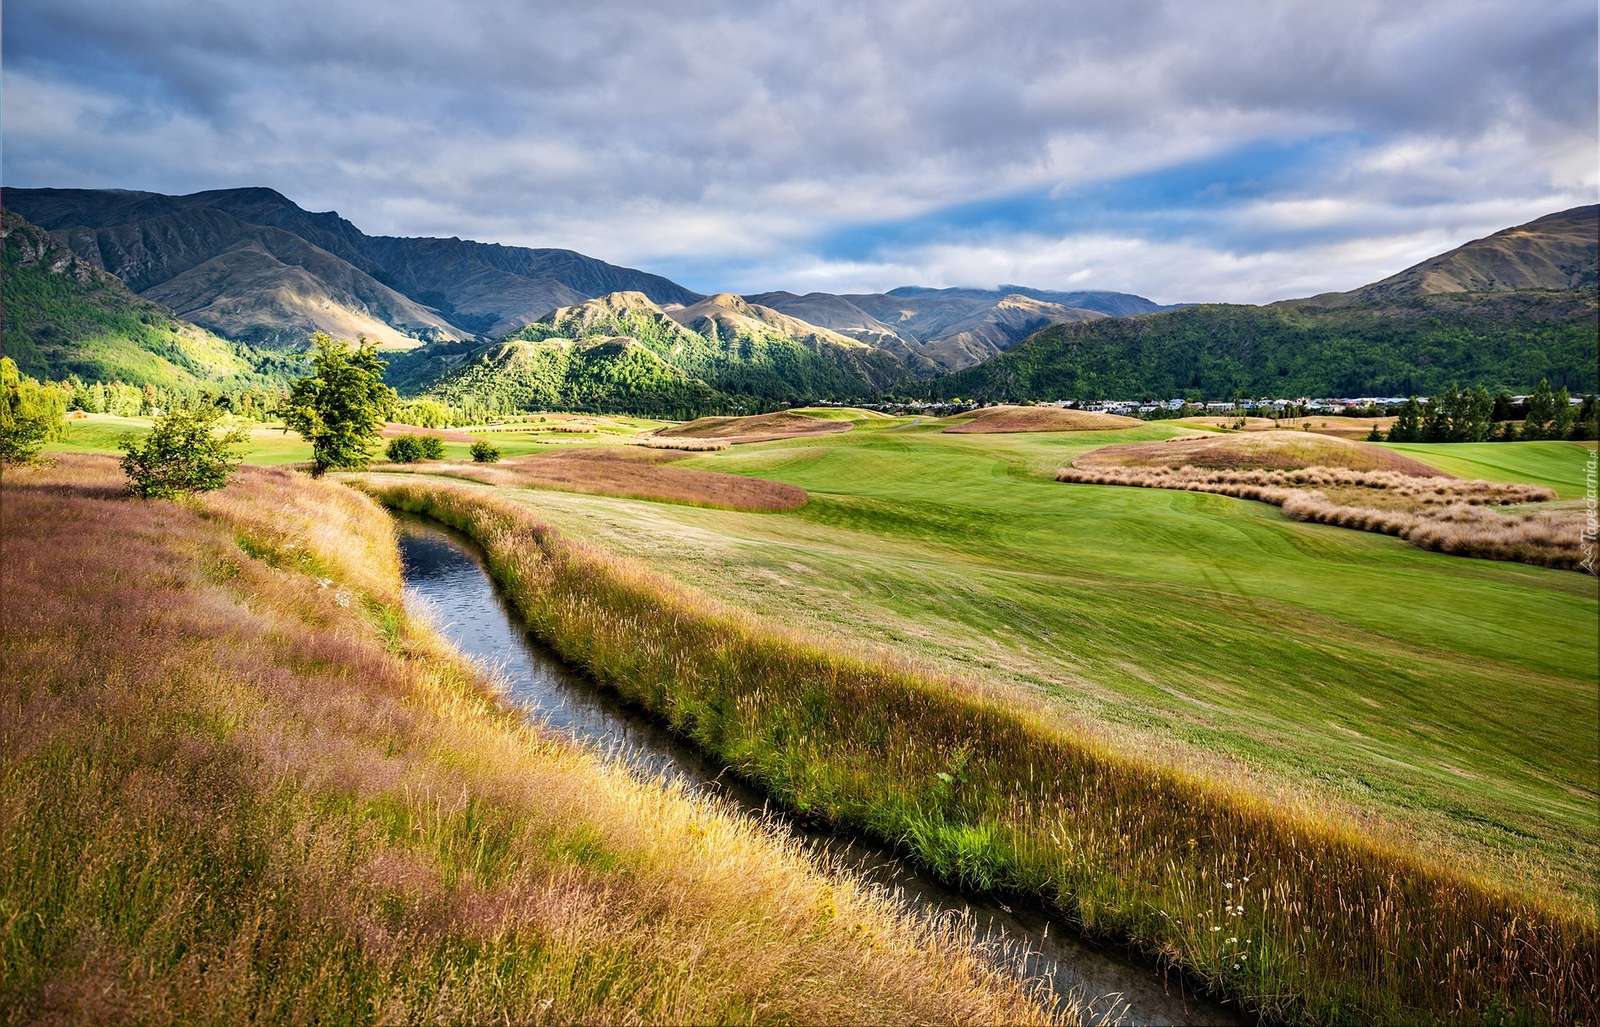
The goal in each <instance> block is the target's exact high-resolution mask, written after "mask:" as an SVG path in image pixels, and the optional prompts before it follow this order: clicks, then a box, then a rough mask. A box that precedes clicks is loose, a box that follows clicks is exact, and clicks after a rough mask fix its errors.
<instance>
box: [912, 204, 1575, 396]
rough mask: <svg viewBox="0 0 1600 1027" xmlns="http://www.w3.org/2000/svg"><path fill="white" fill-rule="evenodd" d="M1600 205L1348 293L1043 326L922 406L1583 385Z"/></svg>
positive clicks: (955, 377)
mask: <svg viewBox="0 0 1600 1027" xmlns="http://www.w3.org/2000/svg"><path fill="white" fill-rule="evenodd" d="M1597 233H1600V207H1596V206H1590V207H1576V208H1574V209H1572V210H1568V211H1562V212H1560V213H1557V214H1551V215H1548V216H1546V217H1542V218H1539V219H1537V220H1535V221H1530V222H1529V223H1527V224H1525V225H1519V226H1517V227H1515V228H1508V229H1506V230H1504V231H1502V232H1496V233H1495V234H1494V235H1491V236H1489V237H1487V238H1485V239H1478V240H1474V241H1473V242H1469V243H1467V244H1466V245H1464V246H1460V247H1457V248H1456V249H1454V250H1451V251H1449V252H1448V253H1443V254H1440V255H1439V256H1437V257H1431V258H1429V259H1428V260H1425V261H1423V262H1422V263H1420V264H1417V265H1415V266H1413V267H1410V268H1407V269H1406V270H1404V271H1401V272H1400V273H1398V274H1396V275H1392V276H1390V277H1389V278H1385V279H1383V280H1382V281H1381V282H1375V283H1373V284H1372V285H1368V286H1364V287H1362V288H1360V289H1355V290H1352V291H1350V292H1345V293H1328V294H1325V295H1322V296H1314V297H1311V298H1309V299H1303V300H1286V301H1284V302H1281V303H1274V304H1271V305H1270V306H1264V307H1256V306H1244V305H1236V304H1202V305H1197V306H1193V307H1186V308H1183V309H1180V310H1175V311H1169V312H1167V313H1161V314H1152V315H1148V316H1145V317H1134V318H1106V319H1102V320H1098V321H1092V322H1087V323H1082V324H1058V325H1053V326H1051V327H1049V328H1046V329H1045V330H1043V331H1041V332H1039V333H1038V334H1036V335H1034V336H1032V337H1031V338H1030V339H1028V340H1027V341H1026V342H1024V343H1023V344H1022V345H1020V346H1018V347H1017V348H1016V349H1013V350H1011V351H1010V352H1008V353H1005V354H1002V355H1001V356H999V357H997V358H996V359H994V360H991V361H989V362H988V363H985V364H981V365H979V366H977V367H972V368H968V369H967V370H964V371H960V372H957V373H955V374H952V375H949V376H947V377H945V378H942V379H939V380H937V381H936V382H934V383H932V385H931V387H930V388H929V389H928V392H929V394H931V395H932V396H934V397H939V398H944V397H951V396H961V397H966V398H974V399H996V400H1018V399H1055V398H1080V399H1105V398H1124V399H1127V398H1139V397H1161V398H1171V397H1175V396H1183V395H1186V394H1189V395H1198V396H1203V397H1206V398H1213V399H1214V398H1221V397H1228V396H1232V395H1234V394H1235V393H1243V394H1244V395H1247V396H1265V395H1271V396H1300V395H1310V396H1363V395H1368V396H1370V395H1406V394H1426V393H1433V392H1437V391H1439V390H1440V389H1442V388H1443V387H1444V386H1445V385H1447V384H1449V383H1450V382H1452V381H1457V382H1465V383H1471V384H1475V385H1484V386H1488V387H1491V388H1507V389H1511V390H1513V391H1522V390H1528V389H1531V388H1532V387H1533V386H1534V385H1535V384H1536V383H1537V382H1538V381H1539V379H1541V378H1548V379H1549V380H1550V383H1551V384H1552V385H1553V386H1556V387H1561V386H1565V387H1566V388H1568V389H1569V390H1571V391H1573V392H1575V393H1588V392H1593V391H1594V390H1595V366H1596V352H1597V347H1596V342H1597V336H1600V333H1597V331H1596V313H1597V305H1596V297H1595V281H1596V273H1595V268H1596V261H1597V259H1600V256H1597V250H1600V246H1597V243H1596V235H1597Z"/></svg>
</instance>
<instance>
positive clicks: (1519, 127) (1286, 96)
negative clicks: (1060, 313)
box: [0, 0, 1600, 303]
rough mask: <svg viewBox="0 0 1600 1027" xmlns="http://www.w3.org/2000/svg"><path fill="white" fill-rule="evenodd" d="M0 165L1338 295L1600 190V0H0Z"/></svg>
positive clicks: (976, 263) (601, 236) (856, 273)
mask: <svg viewBox="0 0 1600 1027" xmlns="http://www.w3.org/2000/svg"><path fill="white" fill-rule="evenodd" d="M3 33H4V34H3V58H4V61H3V70H0V79H3V81H0V88H3V96H0V106H3V111H0V116H3V122H0V143H3V154H0V177H3V180H4V182H5V184H7V185H15V186H60V187H69V186H70V187H87V188H125V189H147V190H153V191H157V192H168V193H183V192H193V191H197V190H201V189H214V188H226V187H236V186H257V185H262V186H270V187H272V188H275V189H277V190H279V191H280V192H282V193H284V194H285V195H287V196H288V197H290V198H291V199H293V200H294V201H296V202H297V203H299V204H300V205H301V206H302V207H305V208H307V209H309V210H317V211H321V210H337V211H338V212H339V213H340V214H342V215H344V216H345V217H347V218H349V219H350V220H351V221H353V222H354V223H355V224H356V225H357V226H358V227H360V228H361V229H362V230H363V231H366V232H368V233H370V234H391V235H437V236H460V237H462V238H471V239H479V240H483V241H487V242H501V243H508V244H520V245H527V246H559V247H568V248H571V249H576V250H579V251H582V252H584V253H588V254H591V255H593V256H597V257H600V258H603V259H605V260H609V261H611V262H613V263H619V264H625V265H628V266H633V267H640V268H644V269H646V270H650V271H654V272H657V273H660V274H665V275H667V276H668V277H670V278H673V279H674V280H676V281H678V282H680V283H681V284H683V285H686V286H688V287H690V288H692V289H695V290H697V291H701V292H714V291H724V290H729V291H736V292H746V293H748V292H758V291H765V290H769V289H788V290H790V291H793V292H809V291H815V290H821V291H829V292H866V291H878V290H883V289H888V288H892V287H894V286H898V285H908V284H915V285H928V286H957V285H959V286H979V287H993V286H995V285H998V284H1001V283H1017V284H1024V285H1030V286H1033V287H1036V288H1046V289H1114V290H1119V291H1126V292H1135V293H1139V294H1141V295H1145V296H1148V297H1150V298H1152V299H1155V300H1157V301H1159V302H1180V301H1203V300H1213V301H1233V302H1251V303H1259V302H1268V301H1272V300H1276V299H1283V298H1288V297H1294V296H1304V295H1310V294H1314V293H1317V292H1323V291H1329V290H1339V289H1349V288H1354V287H1356V286H1359V285H1362V284H1365V283H1367V282H1370V281H1374V280H1376V279H1378V278H1382V277H1384V276H1386V275H1388V274H1391V273H1393V272H1395V271H1398V270H1400V269H1401V268H1403V267H1406V266H1407V265H1409V264H1412V263H1415V262H1416V261H1418V260H1421V259H1423V258H1425V257H1428V256H1431V255H1433V254H1434V253H1438V252H1441V251H1443V250H1446V249H1449V248H1451V247H1453V246H1456V245H1459V244H1460V243H1462V242H1465V241H1467V240H1469V239H1473V238H1479V237H1482V236H1484V235H1487V234H1490V233H1491V232H1494V231H1497V230H1499V229H1501V228H1505V227H1507V226H1510V225H1514V224H1519V223H1522V222H1524V221H1528V220H1531V219H1533V218H1535V217H1538V216H1540V215H1542V214H1547V213H1550V212H1553V211H1556V210H1563V209H1566V208H1568V207H1573V206H1577V205H1580V204H1587V203H1594V202H1596V201H1597V199H1600V171H1597V167H1600V155H1597V128H1596V117H1597V112H1596V83H1597V71H1596V49H1597V27H1596V6H1595V4H1594V2H1593V0H1543V2H1540V3H1534V4H1530V3H1527V2H1526V0H1443V2H1435V0H1405V2H1392V3H1378V2H1366V0H1343V2H1340V3H1337V4H1334V3H1328V2H1327V0H1315V2H1304V3H1302V2H1299V0H1263V2H1259V3H1256V2H1244V0H1219V2H1211V3H1196V2H1193V0H1188V2H1170V3H1169V2H1160V0H1116V2H1075V3H1066V2H1061V0H1044V2H1008V0H988V2H985V3H972V2H971V0H958V2H945V0H934V2H921V0H918V2H892V0H890V2H882V3H860V2H859V0H852V2H839V3H835V2H832V0H802V2H798V3H785V2H778V3H763V2H752V0H684V2H680V3H676V4H661V3H632V2H629V3H620V2H609V0H590V2H583V3H571V4H554V3H544V2H529V0H206V2H204V3H195V2H193V0H118V2H117V3H115V4H108V3H106V2H105V0H6V3H5V4H4V14H3Z"/></svg>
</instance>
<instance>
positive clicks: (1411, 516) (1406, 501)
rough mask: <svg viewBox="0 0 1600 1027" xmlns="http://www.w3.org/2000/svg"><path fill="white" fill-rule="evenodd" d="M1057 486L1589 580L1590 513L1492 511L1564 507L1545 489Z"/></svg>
mask: <svg viewBox="0 0 1600 1027" xmlns="http://www.w3.org/2000/svg"><path fill="white" fill-rule="evenodd" d="M1091 455H1092V454H1091ZM1056 480H1057V481H1064V482H1075V483H1077V484H1081V485H1131V486H1136V487H1140V488H1157V489H1180V490H1184V491H1188V492H1212V493H1216V494H1217V495H1223V496H1233V497H1235V498H1236V499H1253V500H1257V501H1259V502H1263V503H1271V504H1273V505H1274V506H1279V507H1282V508H1283V512H1284V513H1285V514H1287V515H1288V516H1290V517H1293V518H1295V519H1296V520H1300V521H1313V522H1316V523H1318V524H1333V525H1337V526H1339V527H1343V528H1355V529H1357V530H1359V531H1372V532H1378V533H1380V534H1384V535H1394V536H1397V537H1399V538H1403V539H1405V540H1406V541H1407V542H1410V543H1412V544H1413V545H1417V546H1420V547H1422V548H1423V549H1431V550H1434V551H1436V552H1441V553H1451V554H1454V555H1457V556H1476V557H1482V558H1485V559H1490V560H1512V561H1516V562H1519V563H1530V564H1535V565H1538V566H1543V567H1555V568H1559V569H1562V570H1574V571H1584V570H1585V567H1584V564H1583V559H1584V551H1583V532H1584V529H1585V525H1586V520H1585V513H1584V511H1583V510H1581V509H1578V508H1572V507H1563V508H1558V509H1552V510H1527V509H1516V510H1510V511H1506V512H1498V511H1495V510H1492V509H1489V508H1490V507H1497V506H1500V507H1504V506H1517V505H1520V504H1528V503H1544V502H1548V501H1550V500H1553V499H1555V498H1556V494H1555V492H1554V491H1552V490H1551V489H1547V488H1544V487H1542V486H1538V485H1522V484H1517V483H1514V482H1494V481H1461V480H1459V479H1454V478H1432V477H1430V478H1418V477H1413V476H1411V475H1407V474H1399V473H1396V472H1394V471H1353V470H1349V469H1346V468H1341V467H1302V468H1297V469H1295V470H1287V471H1283V470H1277V471H1275V470H1217V469H1212V468H1204V467H1176V468H1172V467H1149V468H1134V467H1117V466H1097V465H1094V464H1092V463H1091V465H1090V466H1088V467H1079V466H1072V467H1064V468H1062V469H1061V470H1060V471H1058V472H1056Z"/></svg>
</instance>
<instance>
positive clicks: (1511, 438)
mask: <svg viewBox="0 0 1600 1027" xmlns="http://www.w3.org/2000/svg"><path fill="white" fill-rule="evenodd" d="M1518 438H1519V435H1518V433H1517V422H1515V421H1501V422H1500V434H1498V435H1496V436H1495V441H1496V442H1515V441H1517V439H1518Z"/></svg>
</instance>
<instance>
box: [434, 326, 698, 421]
mask: <svg viewBox="0 0 1600 1027" xmlns="http://www.w3.org/2000/svg"><path fill="white" fill-rule="evenodd" d="M426 391H427V393H428V394H429V395H433V396H437V397H439V398H440V399H443V400H445V401H446V402H448V403H450V404H452V405H453V406H456V407H459V408H460V409H462V410H463V411H466V412H467V413H468V414H469V415H470V416H472V417H473V418H474V419H483V418H489V417H496V416H501V415H504V414H509V413H514V412H516V411H519V410H597V411H598V410H605V411H627V412H629V413H635V414H643V415H648V416H657V417H669V418H679V419H682V418H692V417H696V416H698V415H699V414H700V413H702V412H704V411H706V410H710V409H717V408H718V407H719V405H720V402H721V397H719V396H718V395H717V394H716V393H715V392H714V390H712V389H711V388H710V387H709V386H707V385H706V384H705V383H704V382H702V381H700V380H698V379H696V378H693V377H691V376H690V375H688V374H686V373H684V372H683V371H682V370H680V369H678V368H676V367H674V366H672V365H671V364H669V363H667V362H666V361H665V360H662V359H661V358H660V357H659V356H657V355H656V354H655V353H654V352H652V351H651V350H650V349H648V348H647V347H645V346H642V345H640V344H639V343H638V342H637V341H636V340H634V339H629V338H605V337H601V336H593V337H588V338H584V339H576V340H574V339H538V340H533V339H519V338H512V339H507V340H505V341H504V342H496V343H490V344H488V345H487V346H483V347H481V348H479V349H477V350H475V351H473V352H471V353H468V354H466V355H464V356H463V357H462V358H461V359H460V360H459V361H457V362H455V363H453V364H451V365H450V366H449V367H448V368H447V369H446V370H445V371H444V373H443V374H441V375H440V376H439V377H438V378H437V379H435V380H433V381H432V382H430V383H429V384H428V386H427V389H426Z"/></svg>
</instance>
